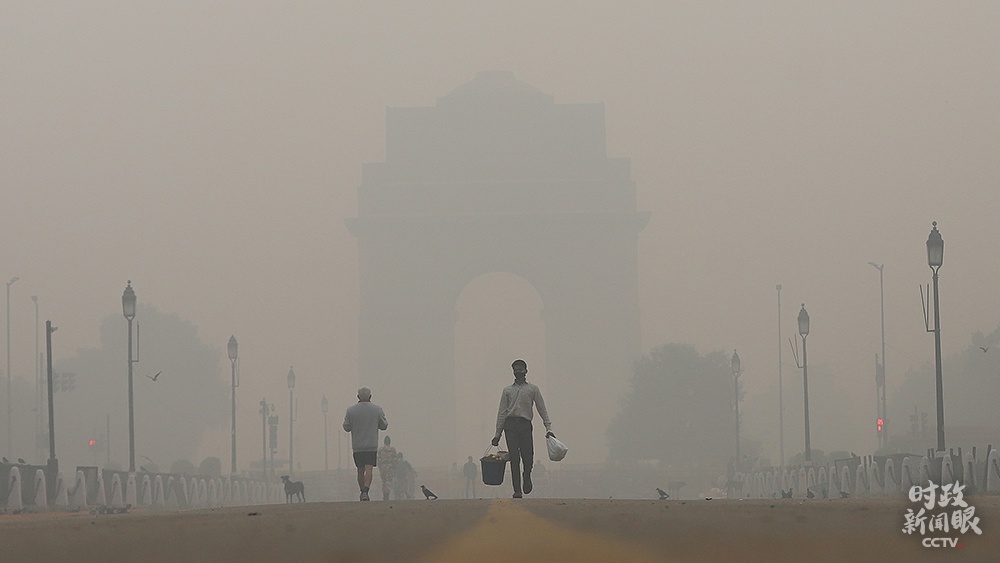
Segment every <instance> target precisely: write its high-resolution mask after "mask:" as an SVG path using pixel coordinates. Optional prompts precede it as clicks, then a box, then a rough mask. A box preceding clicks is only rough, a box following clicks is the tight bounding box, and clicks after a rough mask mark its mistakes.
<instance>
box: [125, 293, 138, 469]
mask: <svg viewBox="0 0 1000 563" xmlns="http://www.w3.org/2000/svg"><path fill="white" fill-rule="evenodd" d="M122 315H124V316H125V320H127V321H128V470H129V471H135V409H134V407H133V403H132V364H134V363H135V362H138V361H139V360H133V359H132V319H134V318H135V291H133V290H132V280H128V284H126V286H125V291H124V292H123V293H122Z"/></svg>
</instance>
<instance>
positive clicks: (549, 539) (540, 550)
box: [421, 499, 663, 563]
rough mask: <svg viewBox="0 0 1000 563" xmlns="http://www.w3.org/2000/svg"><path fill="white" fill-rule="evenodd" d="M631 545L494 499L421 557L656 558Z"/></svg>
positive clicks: (480, 560)
mask: <svg viewBox="0 0 1000 563" xmlns="http://www.w3.org/2000/svg"><path fill="white" fill-rule="evenodd" d="M662 559H663V558H662V557H659V556H657V555H656V554H654V553H653V552H650V551H647V550H644V549H642V548H639V547H637V546H635V545H631V544H628V543H625V542H621V541H618V540H614V539H610V538H602V537H596V536H593V535H590V534H586V533H584V532H578V531H576V530H573V529H570V528H567V527H564V526H559V525H557V524H554V523H552V522H549V521H548V520H545V519H543V518H540V517H538V516H536V515H535V514H533V513H532V512H530V511H528V510H526V509H525V508H522V507H521V506H518V501H514V500H513V499H510V500H507V499H504V500H499V499H498V500H494V501H493V502H491V503H490V509H489V512H487V514H486V516H485V517H484V518H483V520H482V522H481V523H480V524H479V525H478V526H476V527H475V528H473V529H471V530H469V531H468V532H465V533H463V534H461V535H459V536H457V537H454V538H451V539H449V540H448V541H446V542H445V543H444V545H443V546H441V547H440V548H438V549H435V550H433V551H432V552H431V553H429V554H428V555H426V556H424V557H423V558H421V561H429V562H435V563H437V562H448V561H468V562H473V563H488V562H492V561H574V562H576V561H595V562H606V561H661V560H662Z"/></svg>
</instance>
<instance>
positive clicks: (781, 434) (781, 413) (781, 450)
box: [775, 283, 785, 467]
mask: <svg viewBox="0 0 1000 563" xmlns="http://www.w3.org/2000/svg"><path fill="white" fill-rule="evenodd" d="M775 289H777V290H778V458H779V459H780V460H781V465H780V467H784V466H785V403H784V400H783V398H782V392H781V284H780V283H779V284H778V285H777V286H775Z"/></svg>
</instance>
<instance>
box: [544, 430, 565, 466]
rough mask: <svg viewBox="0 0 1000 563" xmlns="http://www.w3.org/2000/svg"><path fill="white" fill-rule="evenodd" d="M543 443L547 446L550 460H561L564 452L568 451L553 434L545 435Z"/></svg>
mask: <svg viewBox="0 0 1000 563" xmlns="http://www.w3.org/2000/svg"><path fill="white" fill-rule="evenodd" d="M545 445H546V446H548V448H549V459H550V460H552V461H562V458H564V457H566V452H567V451H569V448H567V447H566V444H564V443H562V442H560V441H559V440H557V439H556V437H555V436H547V437H546V438H545Z"/></svg>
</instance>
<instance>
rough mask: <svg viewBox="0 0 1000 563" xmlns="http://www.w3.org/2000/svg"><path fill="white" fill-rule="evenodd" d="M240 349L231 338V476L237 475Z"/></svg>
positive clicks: (234, 339) (234, 338) (233, 337)
mask: <svg viewBox="0 0 1000 563" xmlns="http://www.w3.org/2000/svg"><path fill="white" fill-rule="evenodd" d="M238 348H239V345H238V344H237V343H236V337H235V336H230V337H229V345H228V349H229V350H228V351H229V363H231V364H232V367H233V372H232V385H231V388H232V391H233V393H232V414H233V426H232V428H233V432H232V434H233V435H232V439H233V440H232V441H233V444H232V446H233V447H232V467H231V469H230V472H229V474H230V475H233V476H235V475H236V387H237V386H238V385H239V384H238V383H237V381H236V358H237V352H238Z"/></svg>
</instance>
